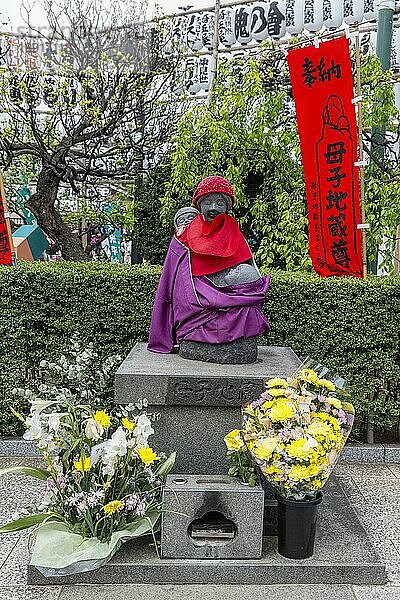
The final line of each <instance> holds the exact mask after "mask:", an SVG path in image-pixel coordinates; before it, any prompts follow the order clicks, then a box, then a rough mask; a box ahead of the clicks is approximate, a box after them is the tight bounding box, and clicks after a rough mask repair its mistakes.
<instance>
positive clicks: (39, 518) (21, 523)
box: [0, 512, 58, 533]
mask: <svg viewBox="0 0 400 600" xmlns="http://www.w3.org/2000/svg"><path fill="white" fill-rule="evenodd" d="M57 517H58V515H56V513H51V512H50V513H41V514H39V515H29V516H28V517H22V518H21V519H16V520H15V521H11V523H6V524H5V525H3V526H2V527H0V533H10V532H11V531H20V530H21V529H28V528H29V527H33V526H34V525H38V524H39V523H43V521H46V520H48V519H50V518H57Z"/></svg>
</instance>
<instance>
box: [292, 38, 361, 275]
mask: <svg viewBox="0 0 400 600" xmlns="http://www.w3.org/2000/svg"><path fill="white" fill-rule="evenodd" d="M288 63H289V70H290V77H291V81H292V88H293V97H294V100H295V104H296V115H297V122H298V129H299V136H300V145H301V153H302V162H303V168H304V179H305V183H306V190H307V205H308V223H309V242H310V255H311V259H312V263H313V266H314V268H315V270H316V271H317V273H318V274H319V275H321V276H327V275H355V276H362V259H361V236H360V232H359V230H358V229H357V224H358V223H359V222H360V206H359V185H358V170H357V167H356V166H355V164H354V163H355V162H357V160H358V158H357V129H356V120H355V111H354V104H353V103H352V98H353V96H354V92H353V80H352V72H351V63H350V55H349V42H348V40H347V39H346V38H340V39H337V40H331V41H329V42H324V43H322V44H320V46H319V47H318V48H316V47H314V46H309V47H307V48H299V49H296V50H290V51H289V52H288ZM310 106H312V107H313V108H312V110H310Z"/></svg>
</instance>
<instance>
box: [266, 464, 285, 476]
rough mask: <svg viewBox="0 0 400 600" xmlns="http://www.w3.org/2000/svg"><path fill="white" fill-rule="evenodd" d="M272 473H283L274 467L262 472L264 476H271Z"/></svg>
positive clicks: (271, 466)
mask: <svg viewBox="0 0 400 600" xmlns="http://www.w3.org/2000/svg"><path fill="white" fill-rule="evenodd" d="M274 473H277V474H278V473H283V471H282V469H281V468H280V467H276V466H275V465H270V466H269V467H267V468H266V469H265V470H264V471H263V474H264V475H273V474H274Z"/></svg>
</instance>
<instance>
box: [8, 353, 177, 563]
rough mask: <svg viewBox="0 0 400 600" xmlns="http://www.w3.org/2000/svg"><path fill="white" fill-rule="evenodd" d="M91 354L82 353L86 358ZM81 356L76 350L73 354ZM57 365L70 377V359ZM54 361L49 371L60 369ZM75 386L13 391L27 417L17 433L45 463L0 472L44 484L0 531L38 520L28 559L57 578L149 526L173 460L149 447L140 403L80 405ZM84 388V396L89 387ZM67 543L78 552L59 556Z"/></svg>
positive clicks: (149, 419)
mask: <svg viewBox="0 0 400 600" xmlns="http://www.w3.org/2000/svg"><path fill="white" fill-rule="evenodd" d="M91 356H92V355H91V353H90V351H88V350H86V351H85V353H84V357H83V358H84V360H85V361H86V363H87V362H88V360H89V358H91ZM81 357H82V354H79V353H78V354H77V356H75V359H78V358H81ZM61 363H62V370H64V373H65V372H66V373H67V376H68V377H71V373H73V375H72V377H73V378H75V375H76V370H75V369H74V368H72V369H71V364H68V361H64V360H62V361H61ZM40 364H41V368H42V369H45V370H47V369H48V368H49V363H47V362H46V361H42V362H41V363H40ZM75 364H78V365H79V364H80V361H79V360H75ZM57 366H59V365H54V367H52V369H51V370H52V372H56V373H57V374H59V373H60V372H59V370H58V369H56V368H55V367H57ZM72 367H73V365H72ZM61 375H62V373H61ZM74 386H75V383H74ZM81 391H82V390H79V387H76V388H75V387H73V389H71V388H62V391H61V393H60V388H58V387H57V386H56V385H49V384H48V383H47V384H43V383H41V384H40V385H39V386H38V387H37V390H35V392H34V391H33V390H30V389H28V390H17V391H16V393H17V394H19V395H22V393H23V395H24V396H25V397H26V398H27V399H29V402H30V414H29V416H28V417H27V418H24V417H22V416H21V415H18V416H19V417H20V418H21V419H22V420H23V422H24V424H25V427H26V432H25V434H24V438H25V439H27V440H33V441H35V442H36V443H37V445H38V447H39V450H40V452H41V454H42V457H43V459H44V462H45V465H46V468H45V469H40V468H35V467H11V468H8V469H7V468H6V469H2V470H0V475H1V474H5V473H10V472H17V471H22V472H23V473H25V474H27V475H31V476H34V477H37V478H38V479H41V480H43V481H46V491H45V495H44V497H43V499H42V502H41V504H40V505H39V506H33V507H29V508H28V509H23V510H22V511H20V514H19V515H14V520H13V521H12V522H11V523H8V524H6V525H3V526H2V527H1V528H0V533H7V532H11V531H16V530H19V529H24V528H28V527H32V526H36V525H38V524H42V525H41V528H40V529H39V532H38V535H37V539H36V545H35V549H34V553H33V560H34V561H35V562H34V563H33V564H36V565H37V566H39V567H41V568H44V569H50V570H51V569H57V574H61V575H62V574H68V573H70V572H76V571H79V570H81V568H82V569H84V570H86V568H87V564H88V562H87V561H91V565H92V566H91V568H97V567H98V566H100V564H103V563H102V562H101V561H103V562H105V561H106V560H108V559H109V558H110V557H111V556H112V554H113V553H114V552H115V551H116V549H117V548H118V547H119V545H120V544H121V540H124V539H128V538H129V537H136V536H137V535H143V534H146V533H149V532H150V533H151V532H152V531H153V527H154V525H155V523H156V521H157V519H158V517H159V516H160V514H161V510H162V506H161V492H162V487H163V483H164V479H165V476H166V474H167V473H168V472H169V470H170V469H171V468H172V466H173V464H174V459H175V455H174V454H173V455H171V456H170V457H169V458H167V457H166V455H165V454H162V453H156V452H155V451H154V450H153V449H152V448H151V447H150V446H149V443H148V439H149V437H150V436H151V435H152V434H153V433H154V429H153V424H154V421H155V416H154V415H148V414H147V413H146V412H145V411H143V410H142V409H143V408H146V406H147V401H146V400H140V401H139V402H138V403H137V404H136V405H132V404H131V405H128V406H126V407H125V408H117V407H114V408H113V409H111V408H107V409H106V410H105V409H104V408H102V407H101V406H99V405H95V406H93V405H91V404H89V403H88V402H83V400H82V394H81ZM85 391H86V392H87V393H88V395H91V392H90V390H88V389H87V388H86V390H85ZM39 394H40V395H39ZM139 407H140V408H139ZM54 532H57V535H56V536H55V537H54ZM66 536H67V537H68V536H69V538H68V540H69V541H68V542H66ZM71 540H74V543H72V541H71ZM94 540H97V542H94ZM50 542H51V545H50ZM54 544H56V546H57V548H58V550H57V552H56V551H54ZM67 547H69V548H71V547H73V548H75V547H76V548H77V549H78V548H79V552H78V550H77V551H76V556H75V555H74V552H72V554H71V553H69V554H68V556H66V554H65V552H66V550H65V548H67ZM49 548H51V551H49ZM85 548H87V550H88V554H85V552H84V549H85ZM99 548H101V549H102V553H101V556H100V555H99V554H98V552H99ZM104 548H106V550H107V551H106V550H105V549H104ZM78 556H79V559H78V558H76V557H78ZM99 561H100V562H99ZM84 562H85V564H86V566H84V564H83V563H84ZM63 569H64V570H65V571H63ZM71 569H72V571H71Z"/></svg>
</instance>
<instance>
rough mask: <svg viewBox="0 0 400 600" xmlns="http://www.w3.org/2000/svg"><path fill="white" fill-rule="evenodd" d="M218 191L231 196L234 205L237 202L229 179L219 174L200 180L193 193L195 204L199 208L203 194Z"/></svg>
mask: <svg viewBox="0 0 400 600" xmlns="http://www.w3.org/2000/svg"><path fill="white" fill-rule="evenodd" d="M218 192H219V193H220V194H226V195H227V196H229V197H230V198H231V199H232V206H233V205H234V204H235V193H234V191H233V187H232V185H231V184H230V183H229V181H228V180H227V179H224V178H223V177H220V176H219V175H212V176H211V177H206V178H205V179H203V181H200V183H199V185H198V186H197V188H196V191H195V193H194V194H193V206H195V207H196V208H197V203H198V201H199V199H200V198H201V197H202V196H205V195H206V194H215V193H218Z"/></svg>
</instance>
